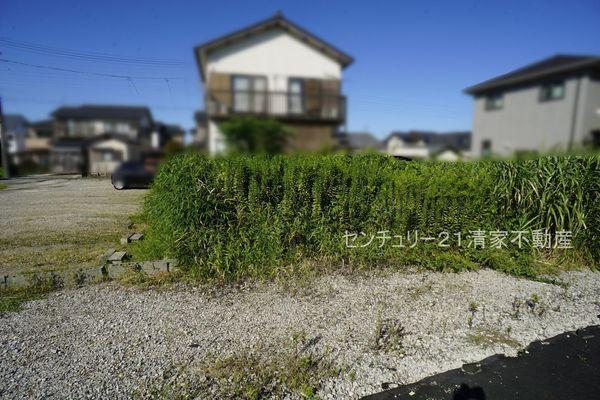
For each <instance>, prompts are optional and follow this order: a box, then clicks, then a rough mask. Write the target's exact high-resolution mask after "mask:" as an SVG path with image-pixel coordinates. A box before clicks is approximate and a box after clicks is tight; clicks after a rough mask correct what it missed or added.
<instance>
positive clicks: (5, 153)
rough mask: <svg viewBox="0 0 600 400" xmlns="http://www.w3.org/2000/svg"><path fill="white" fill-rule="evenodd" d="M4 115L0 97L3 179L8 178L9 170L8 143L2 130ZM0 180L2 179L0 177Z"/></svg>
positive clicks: (0, 139) (0, 141)
mask: <svg viewBox="0 0 600 400" xmlns="http://www.w3.org/2000/svg"><path fill="white" fill-rule="evenodd" d="M3 115H4V114H2V97H0V145H1V146H2V149H1V150H2V170H3V171H4V177H5V178H7V179H9V178H10V170H9V168H8V141H7V140H6V135H5V134H4V131H3V130H2V122H3V119H4V116H3ZM0 178H2V177H1V176H0Z"/></svg>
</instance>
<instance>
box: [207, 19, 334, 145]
mask: <svg viewBox="0 0 600 400" xmlns="http://www.w3.org/2000/svg"><path fill="white" fill-rule="evenodd" d="M213 72H220V73H227V74H240V75H262V76H265V77H266V78H267V90H268V91H276V92H277V91H279V92H286V91H287V90H288V78H316V79H338V80H341V76H342V67H341V65H340V64H339V63H338V62H337V61H336V60H334V59H332V58H330V57H329V56H326V55H325V54H323V53H321V52H319V51H317V50H315V49H314V48H313V47H311V46H309V45H307V44H305V43H303V42H302V41H300V40H298V39H296V38H295V37H294V36H292V35H290V34H288V33H286V32H285V31H283V30H281V29H272V30H269V31H267V32H265V33H263V34H260V35H256V36H252V37H250V38H248V39H246V40H243V41H239V42H236V43H233V44H231V45H230V46H228V47H224V48H221V49H218V50H215V51H213V52H211V53H210V54H209V55H208V57H207V62H206V73H205V75H206V79H207V80H210V74H211V73H213ZM208 148H209V151H210V153H211V154H217V153H220V152H222V151H223V150H224V142H223V136H222V134H221V132H220V131H219V128H218V126H217V124H216V123H214V121H211V120H209V121H208Z"/></svg>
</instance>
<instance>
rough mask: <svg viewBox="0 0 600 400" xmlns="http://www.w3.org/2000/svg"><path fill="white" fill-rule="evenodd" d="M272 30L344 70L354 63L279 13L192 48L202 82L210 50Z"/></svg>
mask: <svg viewBox="0 0 600 400" xmlns="http://www.w3.org/2000/svg"><path fill="white" fill-rule="evenodd" d="M273 28H279V29H283V30H284V31H286V32H288V33H289V34H290V35H292V36H294V37H297V38H298V39H300V40H301V41H302V42H304V43H306V44H307V45H309V46H311V47H313V48H314V49H316V50H318V51H320V52H322V53H324V54H326V55H328V56H329V57H331V58H333V59H335V60H337V61H338V62H339V63H340V64H341V65H342V67H344V68H345V67H347V66H348V65H350V64H351V63H352V62H353V61H354V59H353V58H352V57H351V56H349V55H348V54H346V53H344V52H343V51H341V50H339V49H338V48H336V47H335V46H333V45H332V44H330V43H328V42H326V41H325V40H323V39H321V38H319V37H318V36H316V35H314V34H312V33H310V32H308V31H307V30H305V29H304V28H302V27H300V26H298V25H297V24H295V23H293V22H292V21H290V20H289V19H287V18H285V17H284V16H283V14H282V13H281V12H277V13H275V15H273V16H272V17H270V18H267V19H265V20H263V21H260V22H257V23H255V24H252V25H250V26H248V27H246V28H242V29H239V30H237V31H234V32H231V33H229V34H226V35H224V36H220V37H218V38H216V39H213V40H211V41H208V42H206V43H204V44H201V45H199V46H196V47H195V48H194V53H195V55H196V60H197V62H198V66H199V67H200V75H201V77H202V80H204V63H205V60H206V55H207V54H208V53H210V52H211V51H212V50H215V49H217V48H220V47H224V46H229V45H231V44H232V43H234V42H237V41H239V40H243V39H246V38H248V37H250V36H254V35H257V34H260V33H263V32H265V31H268V30H270V29H273Z"/></svg>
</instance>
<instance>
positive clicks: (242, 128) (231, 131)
mask: <svg viewBox="0 0 600 400" xmlns="http://www.w3.org/2000/svg"><path fill="white" fill-rule="evenodd" d="M220 128H221V132H223V136H225V143H226V144H227V149H228V150H229V151H230V152H233V153H262V154H277V153H281V152H282V151H283V150H284V148H285V144H286V142H287V139H288V138H289V137H290V136H291V135H292V132H291V131H290V130H289V129H288V128H286V127H285V126H283V125H282V124H281V123H280V122H278V121H275V120H273V119H264V118H256V117H235V118H233V119H231V120H229V121H226V122H223V123H222V124H221V125H220Z"/></svg>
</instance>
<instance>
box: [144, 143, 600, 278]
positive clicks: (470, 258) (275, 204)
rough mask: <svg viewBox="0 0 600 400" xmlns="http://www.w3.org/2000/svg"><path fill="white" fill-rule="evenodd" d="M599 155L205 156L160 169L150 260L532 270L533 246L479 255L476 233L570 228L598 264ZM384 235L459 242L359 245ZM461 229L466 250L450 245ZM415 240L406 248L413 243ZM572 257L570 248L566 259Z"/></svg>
mask: <svg viewBox="0 0 600 400" xmlns="http://www.w3.org/2000/svg"><path fill="white" fill-rule="evenodd" d="M599 185H600V162H599V159H598V157H595V158H579V157H549V158H543V159H538V160H528V161H515V162H492V161H487V162H485V161H482V162H473V163H443V162H439V163H438V162H431V163H418V162H403V161H398V160H396V159H393V158H391V157H386V156H382V155H375V154H367V155H355V156H350V155H328V156H322V155H297V156H276V157H260V156H254V157H249V156H248V157H235V158H218V159H210V158H205V157H203V156H201V155H193V154H192V155H185V156H180V157H176V158H173V159H171V160H170V161H169V162H167V163H165V164H164V165H163V166H162V167H161V169H160V171H159V173H158V175H157V177H156V180H155V182H154V184H153V187H152V190H151V192H150V193H149V195H148V196H147V198H146V202H145V206H144V213H143V215H144V218H145V220H146V221H147V224H148V231H147V235H146V237H147V240H146V241H145V242H144V244H143V250H144V252H145V255H146V256H147V257H163V256H169V257H176V258H178V259H179V260H180V261H181V262H182V263H183V265H186V266H188V267H189V268H190V269H191V270H192V271H193V272H195V273H197V274H199V275H202V276H209V277H220V278H240V277H246V276H264V275H270V274H276V273H278V271H280V270H281V269H282V268H285V267H286V266H293V265H295V264H298V263H300V262H302V261H305V260H314V261H318V263H316V264H319V265H338V264H340V263H341V261H342V260H343V262H344V264H345V265H348V264H350V265H356V266H364V265H369V266H372V265H377V264H380V263H386V264H395V265H406V264H417V265H422V266H425V267H429V268H435V269H443V270H446V269H451V270H459V269H464V268H475V267H476V266H478V265H482V264H483V265H487V266H490V267H492V268H498V269H502V270H505V271H508V272H512V273H516V274H524V275H534V274H535V273H536V272H537V269H536V268H535V263H533V262H532V260H533V256H535V254H536V252H535V251H534V250H532V249H531V248H529V247H527V248H524V249H521V250H518V249H516V248H515V246H508V247H507V248H505V249H502V250H497V249H490V248H486V249H473V248H471V247H467V246H466V241H467V237H466V236H467V235H468V233H469V231H473V230H485V231H491V230H498V229H500V230H508V231H510V230H519V229H524V228H527V229H536V228H546V227H547V228H549V229H550V230H551V232H555V231H556V230H560V229H567V230H569V229H570V230H573V233H574V245H575V247H576V249H575V250H573V252H572V253H573V254H577V256H578V257H582V258H583V259H585V260H587V261H589V260H596V261H597V260H598V259H599V254H598V250H597V249H595V247H597V246H594V244H597V243H599V238H600V236H599V231H598V229H599V228H598V221H600V218H599V217H600V211H599V203H600V201H599V200H600V199H599V198H598V196H599V193H600V190H599ZM382 230H387V231H389V235H390V236H393V235H395V234H398V235H406V234H407V233H411V232H412V233H413V234H414V232H415V231H418V232H419V233H420V236H430V237H435V238H438V234H439V233H440V232H444V231H445V232H448V233H449V234H450V241H452V242H453V246H451V247H450V248H440V247H438V246H437V244H436V243H434V242H427V241H423V242H419V244H418V245H416V246H415V247H413V248H410V247H405V248H397V247H393V246H392V245H391V244H392V243H396V244H398V241H397V240H394V239H389V240H388V241H387V242H386V244H385V245H384V246H383V247H379V244H380V243H381V242H380V241H378V240H375V241H374V242H373V244H372V245H370V246H366V247H360V248H348V247H346V241H345V239H344V234H345V232H350V233H359V232H364V233H365V234H366V237H363V236H359V238H358V239H357V242H358V241H361V243H365V242H364V240H365V239H368V238H370V236H371V235H373V234H377V232H378V231H382ZM455 232H461V233H462V234H463V235H464V236H463V245H462V246H461V247H458V246H456V245H455V243H454V239H456V237H455V236H454V233H455ZM408 244H409V243H408V242H406V245H408ZM565 253H566V252H565Z"/></svg>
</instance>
